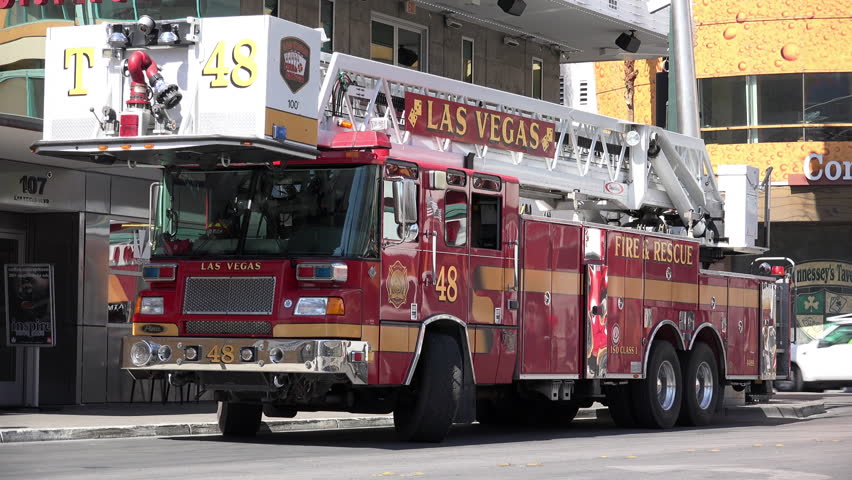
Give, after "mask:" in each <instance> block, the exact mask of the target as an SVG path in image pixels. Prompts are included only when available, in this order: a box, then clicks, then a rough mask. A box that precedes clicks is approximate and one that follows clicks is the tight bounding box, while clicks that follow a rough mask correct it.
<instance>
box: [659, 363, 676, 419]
mask: <svg viewBox="0 0 852 480" xmlns="http://www.w3.org/2000/svg"><path fill="white" fill-rule="evenodd" d="M676 392H677V378H675V373H674V367H673V366H672V364H671V362H669V361H668V360H665V361H663V363H661V364H660V368H658V369H657V401H659V402H660V407H662V409H663V410H671V409H672V406H674V402H675V396H676Z"/></svg>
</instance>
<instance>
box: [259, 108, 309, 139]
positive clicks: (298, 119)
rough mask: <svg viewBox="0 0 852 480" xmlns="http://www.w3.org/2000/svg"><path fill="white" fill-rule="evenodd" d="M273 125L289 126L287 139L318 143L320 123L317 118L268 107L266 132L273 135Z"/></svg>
mask: <svg viewBox="0 0 852 480" xmlns="http://www.w3.org/2000/svg"><path fill="white" fill-rule="evenodd" d="M272 125H278V126H280V127H286V128H287V140H292V141H294V142H299V143H304V144H306V145H316V144H317V130H318V129H319V124H318V122H317V120H316V119H314V118H308V117H303V116H301V115H296V114H293V113H290V112H284V111H281V110H276V109H274V108H269V107H266V127H265V128H264V133H265V134H266V135H267V136H269V137H271V136H272Z"/></svg>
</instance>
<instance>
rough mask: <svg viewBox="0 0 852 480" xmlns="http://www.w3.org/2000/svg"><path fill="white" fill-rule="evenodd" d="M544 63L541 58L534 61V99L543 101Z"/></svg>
mask: <svg viewBox="0 0 852 480" xmlns="http://www.w3.org/2000/svg"><path fill="white" fill-rule="evenodd" d="M543 65H544V64H543V62H542V61H541V59H540V58H533V61H532V97H533V98H538V99H539V100H541V85H542V84H541V82H542V73H543V72H542V68H543Z"/></svg>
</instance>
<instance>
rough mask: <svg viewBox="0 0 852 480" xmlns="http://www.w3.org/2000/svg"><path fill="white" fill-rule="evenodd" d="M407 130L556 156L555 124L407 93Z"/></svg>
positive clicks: (533, 153)
mask: <svg viewBox="0 0 852 480" xmlns="http://www.w3.org/2000/svg"><path fill="white" fill-rule="evenodd" d="M405 111H406V112H407V113H406V117H405V120H406V125H405V128H406V130H408V131H410V132H412V133H416V134H419V135H434V136H436V137H443V138H449V139H452V140H461V141H465V142H468V143H475V144H480V145H489V146H493V147H499V148H505V149H507V150H513V151H516V152H523V153H529V154H532V155H540V156H543V157H550V156H553V153H554V149H555V148H556V147H555V135H556V126H555V125H554V124H553V123H550V122H542V121H539V120H533V119H531V118H526V117H521V116H518V115H510V114H506V113H501V112H496V111H494V110H488V109H485V108H479V107H474V106H471V105H465V104H463V103H457V102H450V101H447V100H441V99H439V98H433V97H427V96H424V95H418V94H416V93H406V94H405Z"/></svg>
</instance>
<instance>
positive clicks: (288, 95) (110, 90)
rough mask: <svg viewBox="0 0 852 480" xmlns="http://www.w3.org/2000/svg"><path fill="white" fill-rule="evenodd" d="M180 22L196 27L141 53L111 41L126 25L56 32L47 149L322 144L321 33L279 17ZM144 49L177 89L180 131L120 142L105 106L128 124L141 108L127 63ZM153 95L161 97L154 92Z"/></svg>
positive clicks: (52, 33)
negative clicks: (227, 140) (234, 140)
mask: <svg viewBox="0 0 852 480" xmlns="http://www.w3.org/2000/svg"><path fill="white" fill-rule="evenodd" d="M181 21H183V22H186V21H189V22H190V23H189V25H190V27H189V28H190V29H189V30H187V31H186V32H181V33H182V37H179V38H180V40H179V41H178V43H177V44H175V45H162V44H160V45H151V46H141V47H138V48H136V47H132V45H136V44H137V43H138V42H132V43H130V44H128V45H131V48H127V49H115V48H114V47H115V45H114V44H113V45H112V46H111V45H110V44H109V43H108V40H109V39H110V35H112V34H114V33H115V31H116V28H118V29H119V30H120V28H121V27H114V26H113V25H112V24H100V25H91V26H79V27H59V28H51V29H49V30H48V34H47V47H46V52H45V102H44V104H45V107H44V142H43V143H45V144H46V143H50V142H53V143H54V144H56V143H59V144H62V143H66V142H69V141H75V142H77V143H78V145H77V147H75V148H78V150H77V151H78V152H80V151H81V150H82V149H84V148H86V149H88V148H92V146H93V145H97V144H99V143H101V144H110V145H112V144H115V143H116V142H114V141H113V142H112V143H110V142H109V141H108V140H110V139H112V140H116V139H119V138H126V139H127V141H128V142H129V141H130V140H132V141H133V142H135V143H134V145H132V146H131V145H128V146H127V148H128V149H129V148H134V149H135V148H141V147H140V146H139V145H137V144H139V143H144V142H146V141H147V142H150V144H149V147H148V148H153V149H156V148H158V144H157V139H160V140H162V139H164V138H167V137H168V138H169V142H170V143H171V144H172V145H174V144H175V142H176V141H178V142H179V140H180V139H181V138H185V139H187V145H191V143H192V141H197V140H198V139H199V138H202V139H203V138H206V137H210V138H215V137H217V136H227V137H241V138H246V139H247V141H249V142H250V141H251V140H252V139H259V140H266V141H268V140H270V139H273V138H275V139H277V140H281V141H283V140H284V139H286V141H287V142H294V143H297V144H299V145H305V146H311V147H313V146H315V145H316V139H317V98H318V94H319V90H320V45H321V43H320V33H319V32H318V31H315V30H313V29H310V28H307V27H304V26H301V25H298V24H295V23H291V22H287V21H285V20H281V19H278V18H274V17H270V16H241V17H219V18H205V19H192V18H190V19H181ZM175 22H177V20H176V21H175ZM122 25H131V26H132V25H133V24H122ZM192 30H195V32H196V34H195V35H192V34H190V33H191V31H192ZM128 32H129V30H128ZM155 43H156V42H155ZM136 51H143V52H144V53H146V54H147V55H148V56H149V57H150V59H151V60H152V61H153V62H156V64H157V65H158V66H159V68H160V72H159V73H160V75H162V77H163V81H164V82H165V83H167V84H175V85H177V87H178V89H179V91H180V94H181V96H182V99H181V101H180V103H179V104H178V105H177V106H175V107H174V108H171V109H168V110H165V111H166V113H167V114H168V117H169V118H170V119H171V120H173V121H174V124H173V125H172V126H173V130H171V131H165V130H162V129H161V130H160V131H159V133H156V130H155V131H151V130H150V129H148V130H145V129H142V130H141V131H140V132H139V135H140V136H137V137H134V138H130V137H119V136H118V135H117V134H118V132H119V131H121V129H120V128H118V129H115V130H114V131H110V129H109V128H107V129H104V128H102V126H101V124H100V123H99V122H100V121H103V120H104V119H105V118H104V116H103V115H104V114H103V112H104V107H108V108H107V109H106V110H109V109H110V108H111V109H112V110H113V111H114V112H115V114H116V116H117V118H118V120H119V121H120V120H121V119H122V113H127V112H129V111H132V107H131V108H129V107H128V104H127V101H128V100H129V99H130V93H131V92H130V87H131V79H130V77H128V76H127V75H126V73H127V72H126V60H127V59H128V58H130V57H131V55H133V53H134V52H136ZM116 52H118V54H116ZM148 79H149V77H148V76H146V77H145V80H146V85H148ZM149 95H153V96H154V98H156V95H154V92H150V93H149ZM152 103H155V101H154V100H152ZM135 111H137V112H138V111H139V110H138V109H137V110H135ZM96 115H97V117H99V119H98V118H96ZM131 137H132V136H131ZM161 143H163V142H161ZM104 148H105V147H104ZM112 148H113V147H112V146H110V147H109V149H112Z"/></svg>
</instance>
